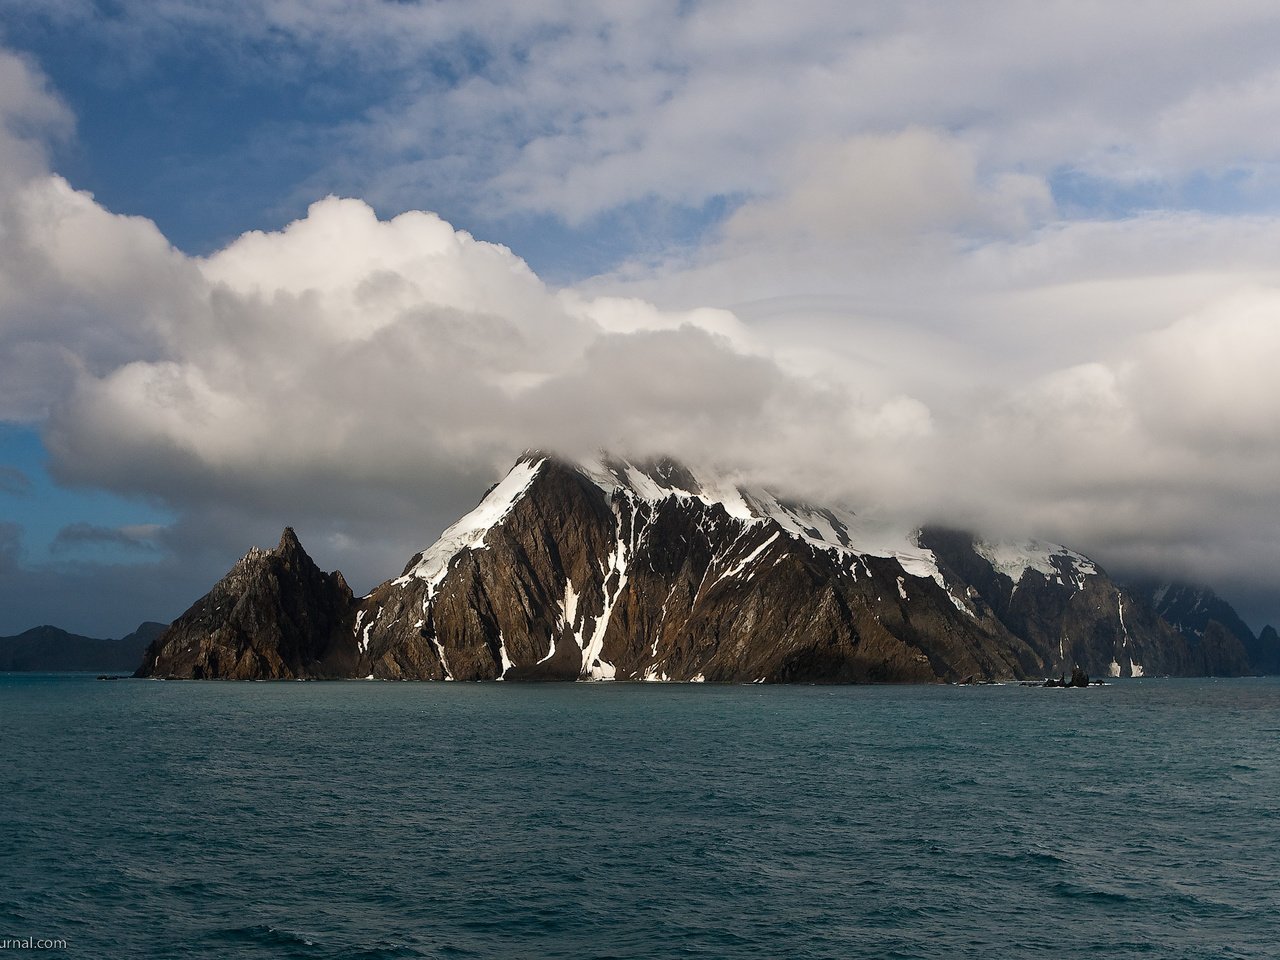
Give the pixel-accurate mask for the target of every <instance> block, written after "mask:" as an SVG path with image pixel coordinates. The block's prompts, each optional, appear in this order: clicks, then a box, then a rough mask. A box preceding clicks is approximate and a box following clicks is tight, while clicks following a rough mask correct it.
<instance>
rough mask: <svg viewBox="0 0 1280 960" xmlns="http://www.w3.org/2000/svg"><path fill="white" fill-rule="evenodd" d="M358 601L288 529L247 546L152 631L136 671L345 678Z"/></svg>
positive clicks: (352, 668) (352, 669)
mask: <svg viewBox="0 0 1280 960" xmlns="http://www.w3.org/2000/svg"><path fill="white" fill-rule="evenodd" d="M354 616H355V604H354V602H353V598H352V595H351V589H350V588H349V587H348V586H347V584H346V581H345V580H344V579H343V578H342V574H341V573H336V572H335V573H324V572H322V571H321V570H320V569H319V567H317V566H316V565H315V563H314V562H313V561H312V559H311V558H310V557H309V556H307V554H306V551H304V550H303V549H302V545H301V544H300V543H299V542H298V538H297V537H296V536H295V535H294V532H293V530H292V529H291V528H286V529H285V531H284V534H283V535H282V536H281V538H280V543H279V545H278V546H276V548H275V549H274V550H270V551H267V550H260V549H258V548H256V547H255V548H254V549H252V550H250V551H249V553H247V554H246V555H245V556H244V557H243V558H242V559H241V560H240V561H239V562H238V563H237V564H236V565H235V566H234V567H232V568H231V570H230V571H229V572H228V573H227V575H226V576H225V577H223V578H222V579H221V580H219V581H218V583H217V584H216V585H215V586H214V588H213V589H212V590H210V591H209V593H207V594H206V595H205V596H204V597H202V598H201V599H199V600H197V601H196V603H195V604H194V605H193V606H192V607H191V609H189V610H188V611H187V612H186V613H184V614H183V615H182V616H180V617H179V618H178V619H177V620H175V621H174V622H173V624H172V625H171V626H170V627H169V629H167V630H166V631H165V632H164V633H162V634H161V635H160V636H159V637H157V638H156V640H155V642H154V643H152V644H151V646H150V647H149V648H148V649H147V653H146V655H145V657H144V658H143V662H142V666H141V667H140V668H139V669H138V671H137V674H136V675H137V676H144V677H173V678H186V679H195V680H199V679H206V678H227V679H233V680H285V679H303V678H330V677H334V678H336V677H350V676H355V675H356V670H357V666H358V659H359V658H358V657H357V656H356V644H355V640H354V638H353V636H352V624H353V621H354Z"/></svg>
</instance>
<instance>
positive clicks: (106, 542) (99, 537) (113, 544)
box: [49, 522, 160, 553]
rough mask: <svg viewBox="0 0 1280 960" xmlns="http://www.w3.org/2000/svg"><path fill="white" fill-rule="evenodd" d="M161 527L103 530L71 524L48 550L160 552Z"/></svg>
mask: <svg viewBox="0 0 1280 960" xmlns="http://www.w3.org/2000/svg"><path fill="white" fill-rule="evenodd" d="M159 532H160V528H159V527H153V526H143V527H102V526H97V525H96V524H92V523H83V522H82V523H72V524H69V525H67V526H65V527H63V528H62V529H61V530H59V531H58V532H57V534H56V535H55V536H54V538H53V542H52V543H51V544H50V545H49V549H50V550H52V551H53V552H54V553H71V552H73V551H76V550H80V549H83V548H86V547H90V548H94V547H96V548H106V549H109V550H113V551H119V550H123V551H127V552H138V551H141V552H151V551H153V550H156V549H157V544H156V537H157V535H158V534H159Z"/></svg>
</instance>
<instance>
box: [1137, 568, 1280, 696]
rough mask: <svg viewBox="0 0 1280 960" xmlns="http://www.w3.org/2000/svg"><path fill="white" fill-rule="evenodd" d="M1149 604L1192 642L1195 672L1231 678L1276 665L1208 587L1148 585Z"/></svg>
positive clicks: (1266, 670)
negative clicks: (1197, 667) (1197, 663)
mask: <svg viewBox="0 0 1280 960" xmlns="http://www.w3.org/2000/svg"><path fill="white" fill-rule="evenodd" d="M1148 590H1149V596H1150V597H1151V605H1152V607H1153V608H1154V609H1155V610H1156V612H1158V613H1159V614H1160V615H1161V616H1162V617H1164V619H1165V620H1166V621H1167V622H1168V623H1169V624H1170V625H1171V626H1172V627H1173V628H1174V629H1175V630H1177V631H1178V632H1179V633H1181V634H1182V635H1183V636H1185V637H1187V638H1188V639H1189V640H1190V641H1191V642H1192V643H1193V644H1194V645H1195V648H1196V651H1197V656H1198V658H1199V661H1200V662H1199V667H1200V669H1199V670H1198V671H1197V672H1199V673H1204V674H1206V675H1207V676H1211V677H1234V676H1240V675H1242V674H1246V673H1251V672H1254V671H1255V670H1256V671H1259V672H1265V673H1272V672H1274V671H1275V669H1276V667H1277V666H1280V665H1278V664H1276V663H1274V662H1269V661H1271V660H1272V657H1271V656H1270V655H1269V654H1270V651H1269V650H1268V649H1267V647H1266V645H1265V644H1260V643H1259V642H1258V638H1257V637H1255V636H1254V635H1253V631H1252V630H1250V629H1249V627H1248V625H1246V624H1245V622H1244V621H1243V620H1241V619H1240V616H1239V614H1237V613H1236V612H1235V610H1234V609H1233V608H1232V606H1231V605H1230V604H1229V603H1227V602H1226V601H1225V600H1223V599H1222V598H1221V597H1219V596H1218V595H1217V594H1216V593H1214V592H1213V591H1212V590H1210V589H1209V588H1208V587H1198V586H1192V585H1191V584H1186V583H1160V584H1154V585H1151V586H1149V588H1148Z"/></svg>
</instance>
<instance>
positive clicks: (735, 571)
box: [716, 533, 778, 583]
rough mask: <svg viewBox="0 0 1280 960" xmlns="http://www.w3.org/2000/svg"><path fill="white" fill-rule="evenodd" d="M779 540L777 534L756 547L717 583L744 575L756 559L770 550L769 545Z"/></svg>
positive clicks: (722, 575) (723, 574)
mask: <svg viewBox="0 0 1280 960" xmlns="http://www.w3.org/2000/svg"><path fill="white" fill-rule="evenodd" d="M777 539H778V534H776V533H775V534H773V536H771V537H770V538H769V539H768V540H766V541H765V542H764V543H762V544H760V546H758V547H756V548H755V549H754V550H752V551H751V552H750V553H749V554H747V555H746V556H745V557H743V558H742V559H741V560H739V561H738V562H737V563H736V564H734V566H733V568H732V569H730V570H726V571H725V572H724V573H722V574H720V577H719V578H718V579H717V581H716V582H717V583H719V582H720V580H725V579H727V578H729V577H736V576H737V575H738V574H740V573H742V571H743V570H745V569H747V567H748V566H750V565H751V563H752V562H754V561H755V559H756V557H758V556H760V554H762V553H764V551H765V550H767V549H768V548H769V545H770V544H771V543H773V541H775V540H777Z"/></svg>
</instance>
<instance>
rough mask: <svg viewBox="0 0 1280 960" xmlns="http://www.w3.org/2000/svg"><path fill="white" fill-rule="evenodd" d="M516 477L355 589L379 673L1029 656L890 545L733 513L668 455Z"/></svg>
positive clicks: (717, 674)
mask: <svg viewBox="0 0 1280 960" xmlns="http://www.w3.org/2000/svg"><path fill="white" fill-rule="evenodd" d="M628 470H631V471H634V473H635V475H630V474H629V473H628ZM513 477H514V480H513V478H512V477H509V478H508V480H507V481H504V484H507V483H509V482H510V485H511V487H512V488H513V489H508V490H504V489H503V488H502V486H501V485H500V486H499V488H498V489H497V490H496V491H495V495H493V496H494V500H493V502H492V503H489V504H488V505H484V504H482V506H481V508H480V512H481V516H480V517H478V518H477V520H476V522H475V524H471V523H468V522H466V521H464V522H463V523H462V524H461V525H460V526H459V528H458V529H457V530H454V531H452V532H446V535H445V537H444V538H443V542H444V543H445V544H446V550H445V551H444V552H443V553H441V552H440V551H438V550H435V548H433V551H434V552H428V553H426V554H423V555H419V556H418V557H416V558H415V559H414V561H413V562H412V563H411V564H410V566H409V567H408V568H407V569H406V571H405V573H404V574H403V575H402V576H401V577H398V578H396V579H395V580H391V581H388V582H387V583H384V584H382V585H381V586H380V587H378V588H377V589H375V590H374V591H373V592H372V593H371V594H370V595H369V597H368V598H367V599H366V601H365V602H364V604H363V607H362V610H361V613H360V627H359V644H360V648H361V651H362V654H364V655H367V657H368V658H369V664H370V666H369V670H370V672H371V673H372V674H373V675H374V676H375V677H388V678H402V677H412V678H432V679H457V680H477V679H495V678H499V677H501V678H505V679H560V680H572V679H578V678H580V677H587V678H598V679H605V678H609V679H651V680H652V679H657V680H665V679H670V680H700V679H702V680H723V681H736V682H753V681H764V682H799V681H804V682H815V681H821V682H872V681H879V682H907V681H910V682H922V681H934V680H940V679H959V678H960V677H964V676H968V675H971V674H977V675H981V676H1021V675H1024V674H1025V673H1026V672H1027V671H1035V670H1037V669H1039V666H1040V661H1039V658H1038V657H1036V655H1035V654H1034V653H1033V652H1032V651H1031V650H1030V649H1029V648H1028V647H1027V645H1026V644H1025V643H1023V642H1022V641H1020V640H1019V639H1018V638H1017V637H1014V636H1012V635H1010V634H1009V633H1008V631H1007V630H1005V629H1004V628H1003V627H1002V626H1001V624H1000V623H999V622H998V621H996V620H994V619H992V618H989V617H985V618H984V617H982V616H981V615H978V614H976V613H975V612H974V611H972V610H970V609H966V608H964V607H963V605H961V604H958V603H957V602H956V601H955V600H954V599H953V598H952V597H951V596H950V595H949V594H948V593H947V591H946V590H945V589H944V588H943V587H942V586H941V585H939V584H938V583H937V582H936V581H935V580H933V579H932V578H930V577H925V576H919V575H916V574H912V573H909V572H907V571H906V570H904V569H903V567H902V565H901V563H900V562H899V560H898V559H897V558H895V557H892V556H887V557H876V556H870V555H865V556H863V555H858V554H856V553H853V552H850V551H844V550H839V549H836V548H835V546H838V541H837V540H833V544H832V545H828V544H825V543H821V542H816V541H815V540H814V539H813V538H809V539H806V538H805V537H803V536H796V535H794V531H789V530H788V529H787V528H786V527H785V526H784V525H783V522H780V520H781V521H785V519H786V518H779V517H775V516H770V515H769V511H768V510H767V509H766V510H758V511H757V512H758V513H759V514H760V515H758V516H750V515H748V511H746V510H739V511H738V512H739V513H741V515H736V516H735V515H733V514H731V513H730V510H729V509H728V508H727V507H726V505H725V504H724V503H722V502H719V501H718V500H717V499H716V498H714V497H710V496H700V495H697V494H695V493H694V492H692V490H690V489H686V488H688V487H692V486H693V485H694V483H695V481H694V479H693V478H692V477H691V476H690V475H688V474H687V472H683V471H681V469H680V468H678V467H677V466H676V465H674V464H670V463H665V462H658V463H656V464H651V465H648V466H647V468H646V470H645V471H640V470H638V469H637V468H635V467H634V466H633V465H622V464H614V465H612V467H609V466H607V465H606V467H605V470H603V471H601V472H600V473H598V474H597V475H596V476H594V477H593V476H591V475H589V474H587V473H584V472H583V471H582V470H581V469H578V468H576V467H574V466H571V465H569V464H565V463H561V462H558V461H556V460H553V459H548V458H531V459H530V460H527V461H525V462H524V463H523V465H522V466H520V467H517V470H516V471H513ZM662 484H667V485H666V486H663V485H662ZM516 487H518V488H519V489H514V488H516ZM742 506H745V504H743V505H742ZM491 513H492V514H500V515H501V517H500V519H501V522H490V521H491V520H492V519H493V518H492V517H491V516H489V514H491ZM790 519H791V520H792V521H793V523H794V522H795V518H794V516H793V517H791V518H790ZM825 522H826V523H827V524H828V525H830V519H826V520H825ZM472 526H476V528H477V530H480V531H482V532H481V533H478V534H476V535H473V536H470V539H468V531H469V530H470V528H471V527H472ZM455 541H456V542H455ZM459 547H461V549H457V548H459ZM455 549H457V552H454V551H455Z"/></svg>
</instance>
